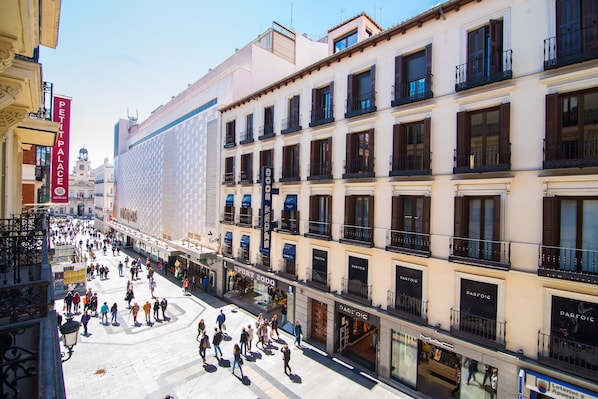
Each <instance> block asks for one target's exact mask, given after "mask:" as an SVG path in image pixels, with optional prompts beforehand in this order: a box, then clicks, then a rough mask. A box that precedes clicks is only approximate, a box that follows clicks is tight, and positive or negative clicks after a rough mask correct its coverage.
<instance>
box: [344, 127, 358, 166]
mask: <svg viewBox="0 0 598 399" xmlns="http://www.w3.org/2000/svg"><path fill="white" fill-rule="evenodd" d="M355 134H356V133H348V134H347V136H346V138H347V155H346V157H345V164H346V167H345V173H353V166H352V165H353V161H354V155H353V153H354V151H353V147H354V143H353V141H354V140H353V138H354V135H355Z"/></svg>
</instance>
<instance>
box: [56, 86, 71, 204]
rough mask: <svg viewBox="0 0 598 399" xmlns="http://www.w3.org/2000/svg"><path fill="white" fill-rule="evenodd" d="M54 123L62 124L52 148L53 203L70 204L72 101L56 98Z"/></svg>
mask: <svg viewBox="0 0 598 399" xmlns="http://www.w3.org/2000/svg"><path fill="white" fill-rule="evenodd" d="M53 119H54V122H58V123H60V127H59V128H58V137H57V138H56V144H54V147H53V148H52V186H51V187H52V202H55V203H68V202H69V175H68V170H69V135H70V129H71V99H70V98H66V97H59V96H54V115H53Z"/></svg>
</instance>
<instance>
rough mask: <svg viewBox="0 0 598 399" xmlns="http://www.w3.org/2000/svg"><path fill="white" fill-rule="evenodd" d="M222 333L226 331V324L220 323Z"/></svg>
mask: <svg viewBox="0 0 598 399" xmlns="http://www.w3.org/2000/svg"><path fill="white" fill-rule="evenodd" d="M222 331H226V324H224V323H222Z"/></svg>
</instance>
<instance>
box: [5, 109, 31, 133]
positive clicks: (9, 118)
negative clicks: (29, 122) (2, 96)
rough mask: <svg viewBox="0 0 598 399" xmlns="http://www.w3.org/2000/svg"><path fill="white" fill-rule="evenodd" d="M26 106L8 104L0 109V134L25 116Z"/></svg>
mask: <svg viewBox="0 0 598 399" xmlns="http://www.w3.org/2000/svg"><path fill="white" fill-rule="evenodd" d="M27 112H28V110H27V108H23V107H15V106H9V107H6V108H4V109H2V110H0V134H4V133H6V132H8V129H10V128H11V127H13V126H16V125H18V124H19V123H20V122H22V121H23V120H24V119H25V118H26V117H27Z"/></svg>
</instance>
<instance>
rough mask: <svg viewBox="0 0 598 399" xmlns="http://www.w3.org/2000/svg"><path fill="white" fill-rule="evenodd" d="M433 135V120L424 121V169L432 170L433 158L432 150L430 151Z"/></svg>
mask: <svg viewBox="0 0 598 399" xmlns="http://www.w3.org/2000/svg"><path fill="white" fill-rule="evenodd" d="M431 133H432V118H426V119H424V148H423V152H424V153H423V154H422V155H423V157H424V164H423V168H424V169H430V158H431V155H432V154H431V150H430V136H431Z"/></svg>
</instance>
